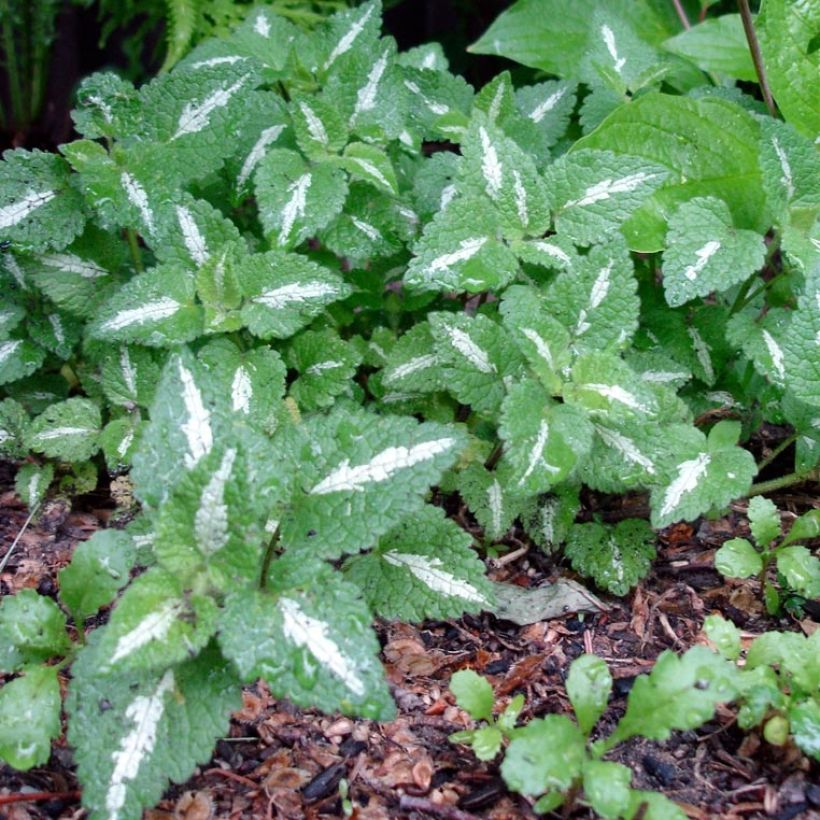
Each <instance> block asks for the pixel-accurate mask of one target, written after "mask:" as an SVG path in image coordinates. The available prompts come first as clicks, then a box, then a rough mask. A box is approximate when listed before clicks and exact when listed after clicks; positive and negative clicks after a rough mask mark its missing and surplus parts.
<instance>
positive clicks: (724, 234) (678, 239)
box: [663, 197, 766, 307]
mask: <svg viewBox="0 0 820 820" xmlns="http://www.w3.org/2000/svg"><path fill="white" fill-rule="evenodd" d="M666 241H667V248H666V250H665V251H664V253H663V287H664V291H665V292H666V301H667V302H669V304H670V305H672V307H677V306H678V305H682V304H683V303H684V302H688V301H689V300H690V299H694V298H695V297H696V296H708V295H709V294H710V293H712V292H713V291H717V292H718V293H721V292H723V291H725V290H728V289H729V288H730V287H732V286H733V285H738V284H740V283H741V282H743V281H745V280H746V279H748V278H749V276H751V274H753V273H754V272H755V271H757V270H759V269H760V268H761V267H762V266H763V260H764V257H765V255H766V245H765V243H764V241H763V237H762V236H760V234H758V233H755V232H754V231H745V230H736V229H735V228H734V227H733V226H732V215H731V213H730V211H729V208H728V206H727V205H726V203H725V202H723V201H722V200H719V199H716V198H715V197H696V198H695V199H691V200H689V201H688V202H684V203H683V204H682V205H681V206H680V207H679V208H678V209H677V210H676V211H675V212H674V214H673V215H672V217H671V218H670V219H669V232H668V233H667V238H666Z"/></svg>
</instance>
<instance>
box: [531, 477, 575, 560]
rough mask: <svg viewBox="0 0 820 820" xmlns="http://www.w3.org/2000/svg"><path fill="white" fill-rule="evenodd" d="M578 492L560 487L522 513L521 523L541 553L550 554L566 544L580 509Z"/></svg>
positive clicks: (568, 486)
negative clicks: (541, 550) (560, 545)
mask: <svg viewBox="0 0 820 820" xmlns="http://www.w3.org/2000/svg"><path fill="white" fill-rule="evenodd" d="M578 489H579V488H578V487H576V486H573V485H572V484H562V485H559V486H558V487H556V488H555V491H554V492H553V493H552V494H551V495H547V496H541V497H539V498H537V499H534V500H533V501H532V502H531V503H530V504H529V505H528V506H527V508H525V510H524V511H523V513H522V516H521V522H522V524H523V526H524V529H525V531H526V533H527V535H529V537H530V538H532V540H533V541H535V543H536V544H538V546H539V547H541V549H543V550H544V551H546V552H551V551H553V550H555V549H556V548H557V547H558V545H559V544H562V543H563V542H564V541H565V540H566V537H567V534H568V533H569V530H570V527H571V526H572V523H573V521H575V516H576V515H577V514H578V510H579V509H580V508H581V502H580V500H579V498H578Z"/></svg>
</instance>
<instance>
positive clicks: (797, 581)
mask: <svg viewBox="0 0 820 820" xmlns="http://www.w3.org/2000/svg"><path fill="white" fill-rule="evenodd" d="M777 571H778V572H779V573H780V574H781V575H782V576H783V577H784V578H785V579H786V583H787V584H788V586H789V588H790V589H793V590H795V591H796V592H798V593H800V594H801V595H804V596H805V597H806V598H809V599H815V598H820V558H818V557H817V556H816V555H812V554H811V552H809V550H807V549H806V548H805V547H802V546H799V545H796V546H791V547H783V548H782V549H779V550H778V551H777Z"/></svg>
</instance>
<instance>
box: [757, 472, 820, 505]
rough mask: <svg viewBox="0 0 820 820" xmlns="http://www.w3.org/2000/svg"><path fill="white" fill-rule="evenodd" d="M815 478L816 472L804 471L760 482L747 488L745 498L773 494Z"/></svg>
mask: <svg viewBox="0 0 820 820" xmlns="http://www.w3.org/2000/svg"><path fill="white" fill-rule="evenodd" d="M817 477H818V476H817V471H816V470H804V471H802V472H799V473H797V472H795V473H789V474H788V475H783V476H780V477H779V478H773V479H771V480H770V481H760V482H758V483H757V484H752V486H751V487H750V488H749V492H748V493H746V498H751V497H752V496H753V495H765V494H766V493H773V492H775V491H776V490H782V489H784V488H785V487H792V486H794V485H795V484H802V483H803V482H804V481H810V480H815V479H816V478H817Z"/></svg>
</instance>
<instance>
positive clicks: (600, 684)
mask: <svg viewBox="0 0 820 820" xmlns="http://www.w3.org/2000/svg"><path fill="white" fill-rule="evenodd" d="M566 686H567V695H568V696H569V700H570V703H572V708H573V710H574V711H575V718H576V720H577V721H578V725H579V726H580V727H581V731H582V732H583V733H584V734H585V735H589V733H590V732H591V731H592V728H593V727H594V726H595V724H596V723H597V722H598V718H600V717H601V715H602V714H603V713H604V710H605V709H606V706H607V702H608V700H609V695H610V693H611V692H612V675H611V674H610V671H609V667H607V665H606V663H604V661H602V660H601V659H600V658H598V657H596V656H595V655H581V656H580V657H579V658H576V659H575V660H574V661H573V662H572V664H571V665H570V668H569V675H567V684H566Z"/></svg>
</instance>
